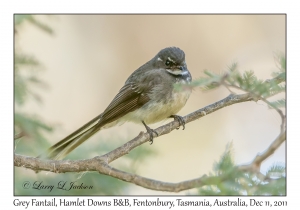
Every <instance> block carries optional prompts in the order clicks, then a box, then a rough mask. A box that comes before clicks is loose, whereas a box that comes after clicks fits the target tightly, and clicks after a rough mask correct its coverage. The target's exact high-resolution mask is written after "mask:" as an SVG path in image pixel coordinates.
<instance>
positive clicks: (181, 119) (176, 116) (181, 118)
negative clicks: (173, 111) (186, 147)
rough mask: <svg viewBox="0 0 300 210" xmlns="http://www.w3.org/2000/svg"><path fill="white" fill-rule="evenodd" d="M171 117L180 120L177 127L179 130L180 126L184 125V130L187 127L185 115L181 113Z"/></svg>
mask: <svg viewBox="0 0 300 210" xmlns="http://www.w3.org/2000/svg"><path fill="white" fill-rule="evenodd" d="M170 117H172V118H174V120H177V121H178V122H179V127H178V128H176V129H177V130H178V129H179V128H180V126H182V130H184V129H185V121H184V119H183V117H181V116H179V115H171V116H170Z"/></svg>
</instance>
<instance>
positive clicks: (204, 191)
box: [198, 144, 286, 195]
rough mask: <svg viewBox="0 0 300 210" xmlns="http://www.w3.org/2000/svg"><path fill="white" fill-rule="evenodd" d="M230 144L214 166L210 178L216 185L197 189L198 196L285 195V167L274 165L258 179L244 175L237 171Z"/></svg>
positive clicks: (251, 175)
mask: <svg viewBox="0 0 300 210" xmlns="http://www.w3.org/2000/svg"><path fill="white" fill-rule="evenodd" d="M232 151H233V150H232V144H229V146H228V147H227V148H226V150H225V152H224V154H223V155H222V156H221V158H220V160H219V161H218V162H216V163H215V164H214V168H213V172H212V173H210V176H211V177H215V183H217V184H216V185H207V186H204V187H201V188H199V189H198V194H199V195H285V194H286V177H285V167H284V166H282V165H280V164H274V165H273V166H271V167H270V169H269V170H268V171H267V172H266V175H265V176H263V178H262V177H258V176H257V175H256V174H254V173H244V172H241V171H239V170H238V169H237V167H236V165H235V163H234V159H233V152H232Z"/></svg>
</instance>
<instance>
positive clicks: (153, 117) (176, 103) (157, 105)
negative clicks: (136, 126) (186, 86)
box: [124, 89, 191, 124]
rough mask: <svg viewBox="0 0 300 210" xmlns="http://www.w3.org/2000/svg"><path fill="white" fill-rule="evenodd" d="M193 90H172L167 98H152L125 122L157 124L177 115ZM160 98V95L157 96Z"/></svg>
mask: <svg viewBox="0 0 300 210" xmlns="http://www.w3.org/2000/svg"><path fill="white" fill-rule="evenodd" d="M190 94H191V90H183V91H176V90H174V89H172V90H171V91H170V92H168V93H167V94H165V96H163V97H162V96H159V97H155V94H154V97H152V99H151V100H150V101H149V102H148V103H146V104H145V105H144V106H142V107H141V108H139V109H137V110H135V111H133V112H130V113H128V114H127V115H126V116H124V120H126V121H133V122H136V123H140V122H141V121H144V122H145V123H146V124H152V123H156V122H159V121H162V120H165V119H167V118H169V117H170V116H171V115H174V114H176V113H177V112H179V110H180V109H181V108H182V107H183V106H184V105H185V104H186V102H187V100H188V98H189V96H190ZM157 96H158V95H157Z"/></svg>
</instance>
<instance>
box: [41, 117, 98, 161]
mask: <svg viewBox="0 0 300 210" xmlns="http://www.w3.org/2000/svg"><path fill="white" fill-rule="evenodd" d="M98 122H99V116H97V117H95V118H94V119H92V120H91V121H89V122H88V123H86V124H85V125H83V126H82V127H81V128H79V129H78V130H76V131H74V132H73V133H71V134H70V135H68V136H67V137H65V138H64V139H62V140H61V141H59V142H57V143H56V144H54V145H53V146H52V147H50V148H49V149H48V151H47V158H49V159H53V160H59V159H63V158H64V157H65V156H66V155H67V154H69V153H70V152H71V151H73V150H74V149H75V148H76V147H78V146H79V145H80V144H82V143H83V142H85V141H86V140H87V139H89V138H90V137H91V136H92V135H94V134H95V133H96V132H97V131H99V130H100V126H99V124H98Z"/></svg>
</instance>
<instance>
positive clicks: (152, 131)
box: [142, 122, 158, 144]
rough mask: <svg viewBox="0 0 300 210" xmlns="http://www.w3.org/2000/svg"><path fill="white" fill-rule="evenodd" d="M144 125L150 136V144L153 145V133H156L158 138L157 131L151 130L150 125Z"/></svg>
mask: <svg viewBox="0 0 300 210" xmlns="http://www.w3.org/2000/svg"><path fill="white" fill-rule="evenodd" d="M142 123H143V124H144V126H145V128H146V130H147V133H148V134H149V136H150V139H149V142H150V144H153V133H155V134H156V136H158V133H157V132H156V131H155V130H153V129H151V128H150V127H149V126H148V125H146V123H145V122H142Z"/></svg>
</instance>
